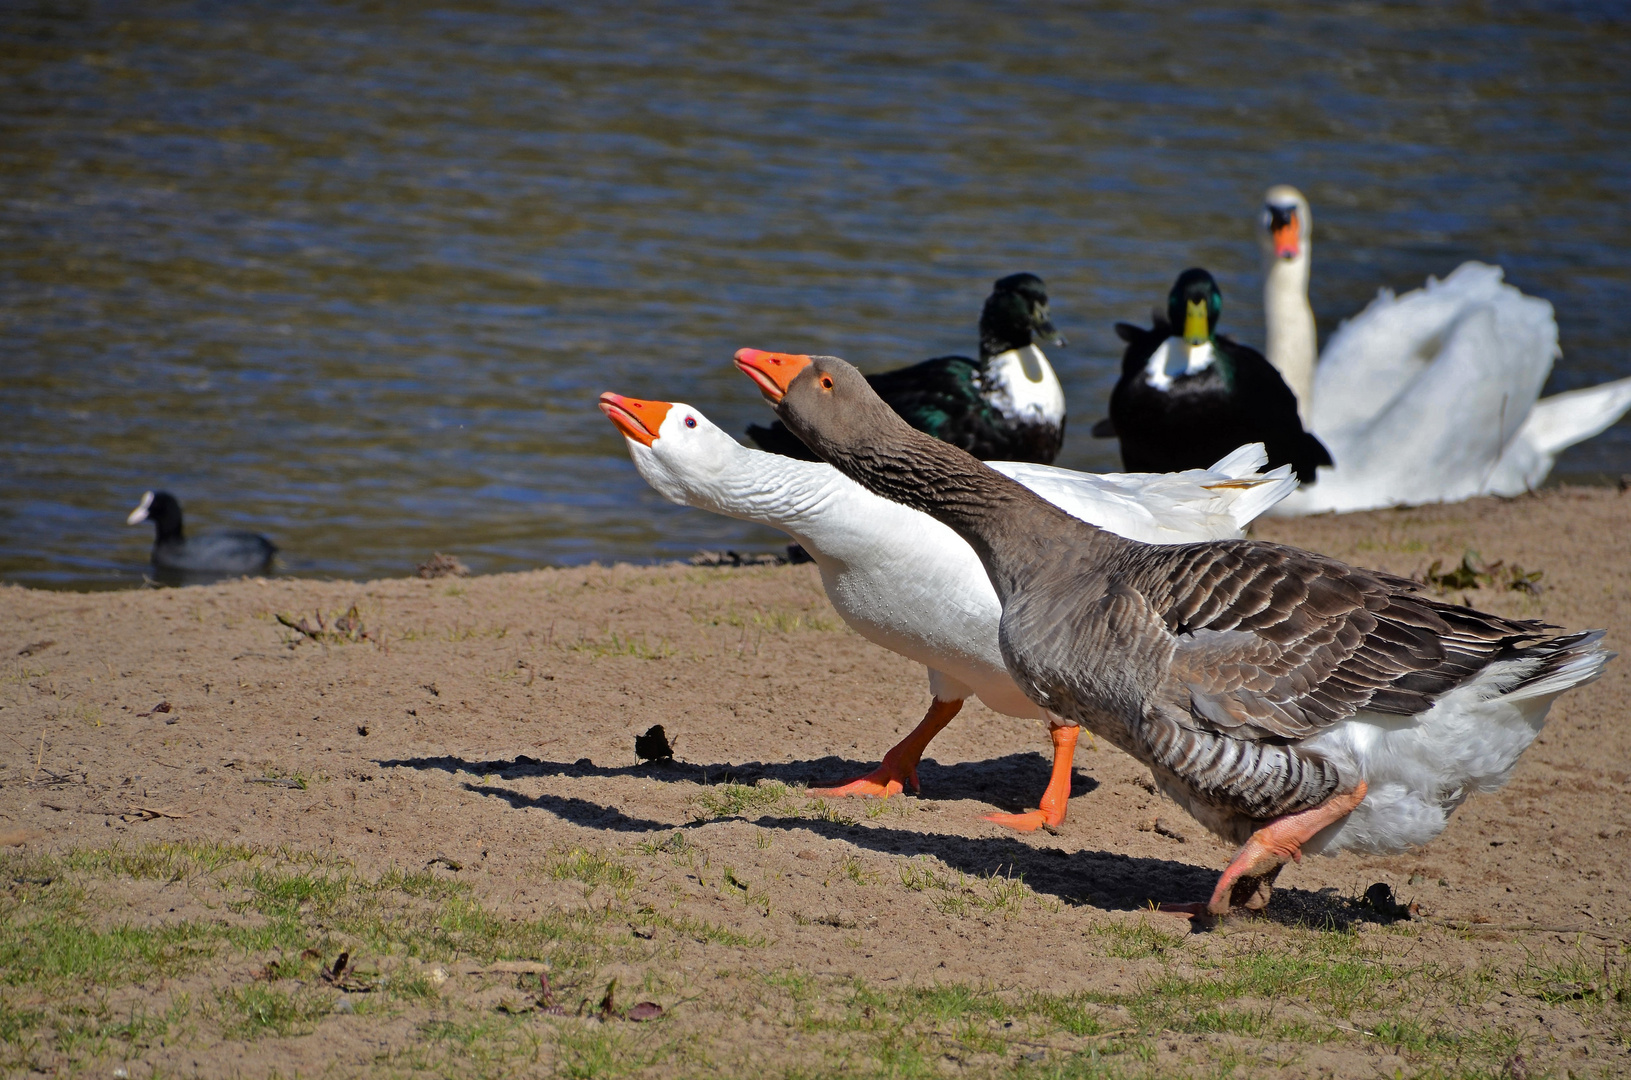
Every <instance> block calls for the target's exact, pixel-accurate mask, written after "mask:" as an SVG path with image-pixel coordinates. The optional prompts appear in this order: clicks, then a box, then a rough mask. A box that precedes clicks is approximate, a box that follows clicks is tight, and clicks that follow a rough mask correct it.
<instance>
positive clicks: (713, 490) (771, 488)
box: [629, 430, 867, 561]
mask: <svg viewBox="0 0 1631 1080" xmlns="http://www.w3.org/2000/svg"><path fill="white" fill-rule="evenodd" d="M713 435H714V436H716V437H715V438H713V439H710V440H709V441H708V443H707V444H704V445H701V446H699V447H697V448H696V451H695V453H694V455H693V456H687V457H685V458H683V459H676V458H673V457H672V456H671V455H670V454H660V453H658V452H656V451H655V450H654V449H648V448H647V447H644V446H641V445H640V444H638V443H635V442H632V441H631V442H630V443H629V455H630V457H632V458H633V459H634V464H635V467H636V468H637V469H638V470H639V471H640V475H641V476H643V477H644V478H645V480H646V482H647V483H649V484H650V485H651V486H652V487H653V488H655V489H656V490H657V492H658V493H660V494H661V495H663V496H664V497H665V498H667V499H669V500H670V501H671V502H677V503H680V504H682V505H685V506H694V507H696V508H697V509H699V510H709V511H712V512H714V513H716V514H723V515H725V516H726V517H733V518H736V519H738V520H740V521H751V522H754V523H755V524H759V525H769V526H770V527H772V528H775V529H781V530H782V531H784V532H787V533H790V534H792V535H793V536H794V538H795V539H797V540H799V541H800V542H801V543H803V544H805V546H806V547H807V548H810V549H811V554H812V555H816V556H817V560H818V561H820V558H821V556H820V554H819V551H820V550H829V549H830V550H831V551H832V553H833V554H834V555H835V556H837V557H839V558H843V557H844V555H845V550H846V547H847V542H848V541H849V540H851V538H850V537H849V536H848V534H847V533H846V532H845V531H844V527H843V522H844V520H845V517H846V515H845V513H844V512H843V509H844V506H845V504H846V503H848V502H850V501H853V500H856V499H866V498H867V496H866V493H865V492H863V491H861V490H860V488H858V487H857V486H856V485H855V484H854V483H852V482H851V481H849V480H848V479H846V478H845V477H844V476H842V475H841V474H840V473H839V472H838V471H837V470H836V469H834V468H832V466H830V465H827V464H825V463H824V462H816V461H799V460H796V459H794V458H788V457H782V456H781V455H779V454H767V453H764V452H763V451H760V450H753V449H750V448H748V447H746V446H742V445H741V444H739V443H737V442H736V441H735V440H734V439H731V438H730V437H729V436H728V435H726V434H724V433H723V432H719V431H717V430H716V431H714V432H713ZM659 445H660V444H659ZM818 549H819V550H818Z"/></svg>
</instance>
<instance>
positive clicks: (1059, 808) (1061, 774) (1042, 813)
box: [985, 724, 1082, 832]
mask: <svg viewBox="0 0 1631 1080" xmlns="http://www.w3.org/2000/svg"><path fill="white" fill-rule="evenodd" d="M1081 732H1082V729H1081V728H1079V727H1076V726H1075V725H1074V724H1058V725H1054V726H1051V727H1050V728H1049V729H1048V737H1049V738H1050V739H1052V740H1053V775H1052V776H1051V777H1049V778H1048V787H1047V790H1046V791H1044V792H1043V793H1042V802H1041V805H1040V806H1039V807H1038V808H1037V809H1035V810H1030V811H1027V812H1025V813H1023V814H987V815H985V820H987V821H990V822H995V823H996V824H998V825H1003V826H1006V827H1007V828H1010V829H1018V830H1019V831H1020V832H1035V831H1036V830H1038V829H1047V830H1048V831H1049V832H1053V831H1054V830H1055V829H1057V828H1058V827H1059V826H1061V825H1063V824H1064V823H1065V808H1066V807H1067V806H1069V805H1070V770H1071V766H1072V764H1073V763H1074V762H1075V760H1076V737H1077V736H1078V735H1080V734H1081Z"/></svg>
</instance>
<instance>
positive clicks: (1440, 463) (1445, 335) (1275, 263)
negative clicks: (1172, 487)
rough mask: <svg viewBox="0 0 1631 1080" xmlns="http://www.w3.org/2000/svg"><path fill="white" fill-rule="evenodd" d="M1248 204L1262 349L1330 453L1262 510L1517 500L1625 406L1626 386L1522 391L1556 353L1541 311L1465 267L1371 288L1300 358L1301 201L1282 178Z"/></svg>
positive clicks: (1491, 277)
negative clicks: (1255, 231) (1396, 289)
mask: <svg viewBox="0 0 1631 1080" xmlns="http://www.w3.org/2000/svg"><path fill="white" fill-rule="evenodd" d="M1264 201H1265V207H1264V212H1263V224H1264V235H1263V240H1264V253H1265V258H1266V261H1267V264H1268V268H1267V272H1266V274H1265V279H1264V285H1263V306H1264V309H1265V315H1266V323H1267V348H1266V350H1265V351H1266V354H1267V356H1268V359H1269V362H1270V363H1272V364H1273V365H1274V366H1275V367H1276V368H1278V369H1279V370H1280V373H1281V375H1282V377H1284V379H1285V380H1286V383H1287V385H1289V386H1290V387H1291V389H1292V391H1293V392H1294V393H1296V395H1297V399H1298V405H1299V411H1300V412H1301V413H1302V416H1303V421H1304V423H1305V424H1306V425H1308V426H1309V427H1310V428H1311V429H1312V431H1313V432H1314V434H1315V435H1317V436H1318V437H1319V439H1320V441H1321V442H1323V443H1324V444H1325V446H1326V448H1327V449H1329V450H1330V451H1331V457H1332V459H1333V460H1334V462H1335V464H1334V465H1332V466H1329V467H1322V468H1321V469H1320V470H1319V474H1318V475H1319V479H1318V482H1317V483H1315V484H1314V485H1312V486H1310V487H1305V488H1303V489H1302V490H1300V491H1298V492H1296V493H1295V494H1293V495H1292V496H1290V497H1289V498H1287V499H1286V500H1284V501H1283V502H1281V503H1280V504H1279V505H1278V506H1276V507H1275V508H1274V511H1273V512H1274V513H1275V514H1280V515H1298V514H1313V513H1320V512H1322V511H1328V510H1334V511H1339V512H1341V511H1349V510H1368V509H1373V508H1376V507H1382V506H1416V505H1420V504H1423V503H1434V502H1456V501H1459V500H1461V499H1469V498H1472V497H1473V496H1475V495H1519V494H1522V493H1523V492H1525V491H1529V490H1532V489H1533V488H1535V487H1538V486H1539V485H1540V483H1541V481H1543V480H1545V479H1546V475H1547V473H1549V472H1551V470H1552V465H1553V464H1554V463H1555V461H1556V460H1557V455H1558V453H1559V452H1561V451H1562V450H1563V449H1564V448H1566V447H1569V446H1572V445H1574V444H1575V443H1577V442H1581V441H1583V440H1585V439H1589V438H1591V437H1592V436H1593V435H1596V434H1597V433H1598V432H1600V431H1602V430H1603V429H1604V428H1606V427H1608V426H1609V425H1610V424H1612V423H1614V422H1615V421H1616V420H1618V419H1619V418H1620V417H1621V416H1622V415H1623V414H1624V413H1625V412H1626V410H1627V409H1631V379H1617V380H1615V381H1613V382H1607V383H1603V384H1601V385H1598V386H1592V387H1588V388H1586V389H1583V390H1574V391H1570V392H1568V393H1564V394H1558V395H1555V396H1553V397H1549V398H1545V399H1540V400H1537V399H1539V398H1540V391H1541V388H1542V387H1543V386H1544V385H1545V383H1546V376H1547V375H1548V374H1550V373H1551V370H1552V362H1553V361H1554V360H1555V359H1556V358H1557V357H1558V356H1559V355H1560V354H1559V350H1558V346H1557V322H1556V320H1555V319H1554V318H1553V315H1552V305H1551V304H1549V303H1547V302H1546V301H1545V300H1540V299H1537V298H1535V297H1532V296H1525V295H1524V294H1523V293H1521V292H1519V291H1518V290H1517V289H1515V288H1513V287H1512V286H1511V285H1507V284H1505V283H1503V282H1502V280H1501V270H1500V268H1499V267H1494V266H1487V265H1485V264H1483V263H1478V262H1468V263H1463V264H1462V265H1461V266H1459V267H1457V268H1456V269H1455V271H1454V272H1453V273H1451V274H1450V275H1449V276H1448V277H1446V278H1445V279H1444V280H1443V281H1438V280H1435V279H1433V278H1429V279H1428V280H1427V285H1426V287H1425V288H1422V289H1416V290H1414V291H1411V292H1407V293H1405V294H1404V295H1402V296H1395V295H1394V294H1393V293H1392V292H1391V291H1390V290H1387V289H1383V290H1382V291H1381V293H1380V294H1379V295H1378V296H1377V297H1376V299H1375V300H1374V301H1372V302H1371V304H1370V306H1369V307H1367V308H1366V309H1365V310H1364V311H1362V312H1360V313H1359V314H1358V315H1356V316H1354V317H1353V318H1352V319H1350V320H1348V321H1347V322H1345V323H1343V325H1342V327H1341V328H1340V329H1338V330H1337V332H1336V333H1335V334H1333V335H1332V336H1331V339H1330V340H1329V341H1328V342H1326V345H1325V351H1324V353H1323V354H1321V355H1320V359H1319V364H1318V366H1317V367H1316V366H1315V363H1314V357H1315V333H1314V311H1313V309H1312V308H1311V307H1310V306H1309V303H1308V278H1309V267H1310V264H1311V261H1312V254H1313V252H1312V244H1311V240H1312V236H1313V217H1312V214H1311V213H1310V211H1309V207H1308V200H1307V199H1305V198H1304V197H1303V195H1302V193H1301V192H1299V191H1298V190H1297V189H1296V188H1294V187H1290V186H1288V185H1284V184H1282V185H1278V186H1276V187H1272V188H1270V189H1269V190H1268V193H1267V194H1266V195H1265V196H1264Z"/></svg>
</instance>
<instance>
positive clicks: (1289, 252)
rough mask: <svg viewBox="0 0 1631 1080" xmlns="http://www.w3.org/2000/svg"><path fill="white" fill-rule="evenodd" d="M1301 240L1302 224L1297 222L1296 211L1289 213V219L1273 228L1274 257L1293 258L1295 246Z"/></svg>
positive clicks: (1295, 255)
mask: <svg viewBox="0 0 1631 1080" xmlns="http://www.w3.org/2000/svg"><path fill="white" fill-rule="evenodd" d="M1301 242H1302V226H1301V225H1300V224H1298V222H1297V212H1296V211H1295V210H1293V211H1292V213H1291V219H1290V220H1289V221H1287V222H1286V223H1285V224H1284V225H1282V226H1280V227H1279V228H1278V229H1275V230H1274V257H1275V258H1276V259H1295V258H1296V257H1297V246H1298V245H1299V244H1300V243H1301Z"/></svg>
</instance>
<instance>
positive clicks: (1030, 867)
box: [377, 752, 1389, 930]
mask: <svg viewBox="0 0 1631 1080" xmlns="http://www.w3.org/2000/svg"><path fill="white" fill-rule="evenodd" d="M377 764H378V765H379V766H380V767H381V768H392V767H400V768H412V769H433V770H441V771H444V772H447V773H450V774H464V775H470V776H478V777H483V778H487V777H494V776H496V777H498V778H500V779H504V780H519V779H524V778H540V777H561V776H566V777H599V778H614V777H637V778H642V779H653V780H662V781H666V782H671V783H681V782H683V783H703V782H707V783H712V784H719V783H752V782H754V781H756V780H759V779H770V780H779V781H781V782H783V783H786V784H788V785H789V786H793V787H803V786H805V785H807V784H810V783H812V782H827V781H831V780H837V779H844V778H849V777H854V776H858V775H860V774H861V773H864V772H866V771H867V770H869V769H871V768H872V767H873V765H874V763H872V762H865V763H861V762H854V761H850V760H847V759H844V758H839V757H836V756H828V757H823V758H817V759H813V760H809V761H793V762H776V763H763V762H748V763H746V764H715V765H696V764H690V763H684V762H674V761H664V762H655V763H652V762H648V763H646V764H642V765H630V766H600V765H595V764H594V763H592V762H591V761H589V760H588V759H587V758H581V759H579V760H578V761H575V762H553V761H540V760H538V759H535V758H531V757H527V756H526V755H521V756H518V757H516V758H513V759H510V760H490V761H469V760H466V759H464V758H460V757H454V756H451V755H443V756H439V757H425V758H404V759H383V760H379V761H378V762H377ZM1047 769H1048V762H1047V760H1046V759H1044V758H1043V757H1042V756H1041V755H1040V754H1036V753H1029V752H1027V753H1021V754H1010V755H1007V756H1005V757H1001V758H993V759H990V760H987V761H973V762H960V763H958V764H954V765H939V764H938V763H936V762H933V761H925V762H923V764H922V765H921V766H920V767H919V770H918V774H919V779H920V780H921V781H922V783H923V787H924V790H925V792H927V793H928V794H927V795H926V798H929V799H935V798H941V799H952V798H956V799H962V798H970V797H977V798H981V799H983V800H986V801H989V802H992V803H993V804H994V805H999V806H1002V805H1005V804H1010V805H1011V804H1013V802H1014V796H1015V795H1016V793H1022V792H1032V789H1033V788H1034V789H1035V791H1034V792H1033V794H1040V790H1041V785H1042V784H1043V782H1044V781H1045V779H1046V776H1047ZM704 778H706V781H704ZM463 786H464V788H465V790H467V791H469V792H471V793H472V794H476V795H484V796H487V797H490V798H498V799H503V800H504V801H506V802H508V803H509V804H510V805H511V806H512V807H514V808H516V809H518V810H543V811H545V812H547V813H550V814H553V815H555V816H556V817H559V818H561V819H562V820H564V821H569V822H571V823H573V824H575V825H579V826H582V827H584V828H591V829H600V830H604V831H607V832H618V833H659V832H672V831H674V830H676V829H680V830H686V831H690V830H695V829H701V828H705V827H706V826H708V825H712V824H715V823H717V822H720V821H732V820H752V821H753V823H754V824H755V825H757V826H759V827H760V828H764V829H780V830H783V831H786V832H798V831H803V832H807V833H810V834H813V835H816V836H821V837H826V838H829V839H837V840H843V841H844V842H846V843H850V844H853V845H855V846H856V847H860V848H866V849H868V850H872V851H879V852H887V853H890V854H894V855H906V856H913V855H928V856H932V857H934V858H936V859H939V860H940V861H941V862H943V863H945V864H946V865H947V866H950V867H952V868H953V869H956V870H959V871H962V872H963V873H965V874H969V875H972V876H976V877H987V876H990V875H993V874H997V875H1003V876H1009V877H1022V878H1023V879H1024V880H1025V883H1026V884H1027V885H1028V886H1030V887H1031V888H1032V889H1033V890H1035V891H1036V892H1037V893H1040V894H1044V895H1051V896H1055V897H1058V898H1059V899H1060V900H1062V901H1064V902H1065V903H1068V904H1072V905H1076V906H1087V907H1094V908H1098V909H1100V910H1102V911H1137V910H1143V909H1146V908H1148V907H1149V905H1150V904H1151V902H1152V901H1154V902H1159V901H1163V900H1201V899H1205V898H1206V897H1207V896H1209V895H1210V894H1211V891H1212V886H1213V885H1214V884H1215V883H1216V882H1217V875H1218V873H1219V871H1220V869H1221V866H1222V862H1223V861H1224V860H1223V859H1222V858H1221V857H1220V859H1219V860H1218V865H1217V866H1196V865H1193V864H1190V863H1185V862H1178V861H1175V860H1172V859H1150V858H1139V857H1134V856H1130V855H1121V854H1117V853H1115V852H1108V851H1085V850H1084V851H1076V852H1067V851H1065V850H1063V849H1061V848H1058V847H1048V846H1036V845H1033V844H1031V843H1027V842H1025V841H1024V840H1021V839H1020V838H1019V837H1017V836H990V837H966V836H955V835H948V834H943V833H934V832H924V831H918V830H913V829H903V828H896V827H893V826H890V825H887V824H880V823H876V822H874V821H871V820H858V821H855V822H853V823H849V822H844V821H830V820H824V819H822V818H816V817H802V816H787V815H783V816H776V817H768V816H766V817H754V818H750V819H739V818H730V817H724V818H711V819H708V820H704V821H692V822H688V823H685V824H682V825H675V824H673V823H672V822H666V821H657V820H655V819H652V818H643V817H637V816H633V815H630V814H626V813H624V812H623V811H621V810H618V809H616V808H614V807H611V806H607V805H604V804H602V803H598V802H595V801H594V800H592V799H584V798H577V797H572V796H565V795H553V794H547V793H546V794H527V793H525V792H520V791H516V790H515V789H513V788H509V787H504V786H500V785H496V784H492V783H468V782H467V783H465V784H464V785H463ZM1097 786H1098V782H1097V781H1095V780H1093V779H1091V778H1087V777H1082V776H1077V777H1075V779H1074V782H1073V783H1072V785H1071V788H1072V790H1071V794H1072V795H1073V796H1075V795H1081V794H1085V793H1086V792H1088V791H1091V790H1093V789H1094V788H1095V787H1097ZM852 805H855V806H856V807H857V808H859V807H860V805H862V804H860V803H855V804H852ZM1014 809H1020V807H1018V806H1017V805H1015V806H1014ZM1040 835H1041V834H1039V836H1040ZM1219 854H1220V856H1221V852H1220V853H1219ZM1255 917H1256V918H1263V919H1267V920H1269V921H1271V922H1275V923H1280V924H1283V925H1295V926H1303V927H1312V928H1315V929H1338V930H1340V929H1346V928H1347V927H1349V926H1351V925H1352V924H1353V923H1355V922H1358V921H1366V922H1385V921H1389V920H1388V919H1387V918H1386V917H1384V916H1382V915H1379V914H1378V913H1377V912H1376V911H1375V910H1373V909H1372V908H1370V907H1369V906H1368V905H1367V904H1366V903H1365V901H1364V900H1363V899H1359V898H1353V897H1345V896H1341V895H1339V894H1337V893H1336V892H1335V891H1334V890H1324V891H1321V892H1310V891H1308V890H1305V889H1296V888H1278V889H1276V890H1275V893H1274V899H1273V901H1272V902H1271V903H1270V904H1269V908H1268V911H1267V912H1266V913H1264V914H1263V915H1261V916H1255ZM1242 918H1245V916H1242ZM1173 923H1174V928H1175V929H1176V928H1179V927H1181V926H1182V925H1183V924H1182V922H1181V921H1180V920H1179V919H1177V918H1176V917H1174V918H1173Z"/></svg>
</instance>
